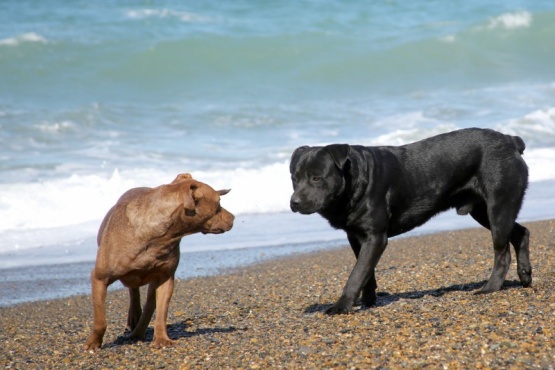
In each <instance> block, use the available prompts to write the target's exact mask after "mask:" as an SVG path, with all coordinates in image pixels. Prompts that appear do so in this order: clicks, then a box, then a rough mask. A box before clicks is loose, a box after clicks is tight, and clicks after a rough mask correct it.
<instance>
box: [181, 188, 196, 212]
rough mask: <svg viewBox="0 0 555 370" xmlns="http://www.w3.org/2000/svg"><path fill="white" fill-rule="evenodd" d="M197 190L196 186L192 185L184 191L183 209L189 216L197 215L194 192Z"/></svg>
mask: <svg viewBox="0 0 555 370" xmlns="http://www.w3.org/2000/svg"><path fill="white" fill-rule="evenodd" d="M196 188H197V186H196V185H195V184H191V185H188V186H186V187H185V188H184V189H183V193H182V194H183V208H185V214H186V215H187V216H194V215H196V211H195V200H194V199H193V192H194V191H195V189H196Z"/></svg>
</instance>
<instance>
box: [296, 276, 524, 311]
mask: <svg viewBox="0 0 555 370" xmlns="http://www.w3.org/2000/svg"><path fill="white" fill-rule="evenodd" d="M486 283H487V280H483V281H480V282H474V283H468V284H454V285H450V286H447V287H441V288H438V289H429V290H413V291H409V292H403V293H397V294H391V293H388V292H377V297H378V299H377V301H376V303H375V304H374V305H373V306H372V307H364V306H361V305H360V302H357V304H356V307H360V310H368V309H372V308H375V307H384V306H388V305H390V304H392V303H394V302H398V301H400V300H403V299H405V300H406V299H420V298H423V297H425V296H432V297H441V296H442V295H444V294H447V293H450V292H471V291H476V292H478V290H479V289H480V288H481V287H483V286H484V285H485V284H486ZM515 288H522V284H521V283H520V281H518V280H505V282H504V283H503V287H502V290H505V289H515ZM331 306H332V304H331V303H325V304H319V303H317V304H313V305H310V306H309V307H307V308H306V309H305V311H304V313H305V314H311V313H316V312H326V310H327V309H328V308H329V307H331Z"/></svg>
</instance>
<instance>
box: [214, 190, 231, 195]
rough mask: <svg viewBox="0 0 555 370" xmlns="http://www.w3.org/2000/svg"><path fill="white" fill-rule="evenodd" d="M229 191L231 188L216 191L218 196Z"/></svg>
mask: <svg viewBox="0 0 555 370" xmlns="http://www.w3.org/2000/svg"><path fill="white" fill-rule="evenodd" d="M230 191H231V189H224V190H218V191H217V193H218V194H220V196H222V195H226V194H227V193H229V192H230Z"/></svg>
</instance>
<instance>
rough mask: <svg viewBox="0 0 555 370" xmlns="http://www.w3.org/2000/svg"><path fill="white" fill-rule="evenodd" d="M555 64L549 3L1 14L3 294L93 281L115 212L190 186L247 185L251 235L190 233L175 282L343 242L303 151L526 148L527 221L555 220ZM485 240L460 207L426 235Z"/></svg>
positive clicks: (33, 6) (240, 224)
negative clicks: (311, 195)
mask: <svg viewBox="0 0 555 370" xmlns="http://www.w3.org/2000/svg"><path fill="white" fill-rule="evenodd" d="M554 61H555V4H554V3H553V2H552V1H547V0H544V1H542V0H538V1H534V2H530V1H516V0H505V1H490V2H487V3H484V2H482V1H477V0H469V1H453V2H443V1H422V0H415V1H410V2H400V1H373V2H361V1H339V0H337V1H332V0H322V1H308V0H305V1H264V2H260V1H247V0H239V1H234V2H221V1H203V2H198V1H177V0H167V1H161V2H149V1H119V2H87V1H78V2H70V3H68V2H66V1H61V0H50V1H44V2H36V1H30V0H4V1H2V2H0V271H2V272H1V273H0V286H1V285H2V284H4V286H6V284H11V285H10V286H11V287H13V286H15V285H17V284H19V283H17V281H19V282H21V280H22V279H24V280H25V281H27V282H29V284H30V285H33V284H34V282H35V281H36V280H40V279H43V281H44V284H43V285H49V284H50V283H49V282H51V283H52V285H56V284H54V281H55V279H54V277H53V276H57V275H56V274H57V273H53V272H52V273H51V274H50V275H49V274H48V273H46V275H44V276H43V275H41V276H43V277H37V276H36V274H24V273H22V271H31V272H33V273H36V272H37V271H38V269H39V268H41V269H42V268H47V269H48V266H56V267H55V269H56V271H61V274H62V275H64V274H65V275H64V277H63V279H66V278H68V276H74V275H75V274H74V272H71V271H73V270H72V268H70V267H69V266H70V265H72V266H81V265H79V264H80V263H84V264H86V268H78V269H75V270H76V271H80V273H82V274H83V276H85V277H84V279H86V275H87V274H88V271H89V270H90V266H91V265H92V263H93V261H94V259H95V256H96V248H97V245H96V232H97V230H98V226H99V224H100V222H101V220H102V218H103V216H104V215H105V214H106V212H107V211H108V209H109V208H110V207H111V206H112V205H113V204H114V203H115V201H116V200H117V199H118V197H119V196H120V195H121V194H122V193H123V192H124V191H126V190H127V189H129V188H132V187H137V186H156V185H159V184H163V183H168V182H171V181H172V180H173V179H174V178H175V176H176V175H177V174H178V173H183V172H189V173H191V174H192V175H193V176H194V177H195V178H196V179H198V180H200V181H204V182H207V183H208V184H210V185H212V186H213V187H214V188H217V189H224V188H225V189H227V188H231V189H232V190H231V192H230V193H229V194H228V195H226V196H224V197H223V198H222V205H223V206H224V207H225V208H227V209H228V210H229V211H231V212H233V213H234V214H235V215H236V222H235V226H234V228H233V230H231V231H230V232H229V233H226V234H223V235H217V236H198V235H195V236H191V237H187V238H185V239H184V240H183V242H182V248H181V249H182V253H184V257H183V258H182V262H181V265H180V271H179V272H178V276H181V277H184V276H189V275H188V274H189V273H190V272H191V271H198V270H199V269H200V270H202V271H208V270H207V269H210V268H211V267H210V266H219V267H222V268H225V267H227V266H236V265H240V264H241V262H245V263H249V262H253V261H255V260H257V259H258V257H259V256H273V255H274V254H273V253H274V252H275V251H282V252H283V254H289V253H293V252H295V251H301V250H308V249H313V248H319V247H323V246H330V245H340V244H344V243H346V238H345V235H344V233H343V232H341V231H337V230H332V229H331V228H330V227H329V226H328V225H327V224H326V222H325V221H324V220H322V219H321V218H320V217H319V216H317V215H312V216H301V215H298V214H293V213H291V212H290V211H289V197H290V195H291V192H292V187H291V183H290V175H289V171H288V162H289V158H290V155H291V153H292V151H293V150H294V149H295V148H296V147H298V146H300V145H323V144H329V143H350V144H363V145H402V144H406V143H410V142H413V141H416V140H420V139H423V138H426V137H429V136H432V135H435V134H439V133H442V132H447V131H451V130H455V129H460V128H465V127H483V128H492V129H496V130H499V131H501V132H504V133H507V134H511V135H519V136H521V137H522V138H523V139H524V141H525V142H526V145H527V148H526V151H525V153H524V158H525V160H526V162H527V163H528V166H529V168H530V181H531V184H530V187H529V190H528V192H527V196H526V200H525V203H524V207H523V210H522V212H521V214H520V220H521V221H530V220H537V219H546V218H552V217H554V216H555V211H554V209H555V207H554V205H555V201H554V200H553V197H552V194H553V186H554V185H555V165H554V161H555V103H554V101H555V68H554V65H555V64H554ZM508 186H510V184H508ZM475 225H476V224H475V223H474V222H473V221H472V219H470V218H469V217H457V216H456V215H455V214H454V212H451V213H449V214H446V215H444V216H439V217H437V218H435V219H434V220H432V221H431V222H430V223H429V224H427V225H426V226H425V227H424V228H421V229H418V230H417V232H429V231H439V230H449V229H454V228H461V227H470V226H475ZM303 248H304V249H303ZM246 249H247V250H250V252H248V253H246V254H245V255H243V254H241V253H245V250H246ZM223 251H225V253H224V252H223ZM253 251H256V252H253ZM234 253H235V254H234ZM247 255H249V256H251V257H253V256H254V257H253V259H250V258H251V257H247ZM195 256H200V257H199V258H201V257H202V256H211V257H210V258H208V257H207V258H208V259H207V260H206V261H207V262H206V263H205V265H206V266H207V267H206V268H204V267H203V268H199V267H198V266H200V265H203V263H204V262H199V260H198V259H197V258H196V257H195ZM237 256H240V257H237ZM241 256H242V257H241ZM186 260H187V261H196V262H192V264H188V262H184V261H186ZM211 261H212V262H211ZM215 261H218V262H217V263H216V262H215ZM222 261H224V262H225V261H235V262H233V263H231V264H230V265H226V264H225V263H224V262H222ZM220 264H221V265H220ZM45 266H46V267H45ZM64 266H65V267H64ZM203 266H204V265H203ZM53 268H54V267H52V269H53ZM26 269H27V270H26ZM64 271H65V273H64ZM14 276H20V278H19V280H17V279H15V278H14ZM21 276H26V277H25V278H21ZM33 276H34V277H33ZM49 279H50V280H49ZM87 289H88V287H87ZM54 290H55V289H54ZM69 290H70V291H71V292H73V293H74V292H75V290H71V289H69ZM77 290H78V291H80V290H79V289H77ZM52 294H53V295H54V296H55V293H52ZM57 294H62V295H63V294H65V293H60V291H58V293H57ZM43 296H44V297H50V296H47V295H43ZM29 297H31V298H29ZM33 297H35V296H33V295H32V294H31V293H26V294H24V296H22V295H18V296H17V297H15V298H13V299H11V300H10V301H9V302H16V301H22V300H29V299H34V298H33ZM35 298H36V297H35ZM6 302H7V300H6V299H4V301H2V298H0V305H1V304H2V303H4V304H5V303H6Z"/></svg>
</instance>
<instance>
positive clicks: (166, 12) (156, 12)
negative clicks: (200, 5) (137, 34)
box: [127, 9, 207, 22]
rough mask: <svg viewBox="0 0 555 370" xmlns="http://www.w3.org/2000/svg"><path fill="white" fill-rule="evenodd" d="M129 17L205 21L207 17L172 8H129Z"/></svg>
mask: <svg viewBox="0 0 555 370" xmlns="http://www.w3.org/2000/svg"><path fill="white" fill-rule="evenodd" d="M127 17H129V18H132V19H145V18H177V19H179V20H180V21H182V22H203V21H206V20H207V18H206V17H203V16H200V15H198V14H194V13H189V12H182V11H176V10H171V9H140V10H129V11H128V12H127Z"/></svg>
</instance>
